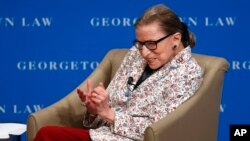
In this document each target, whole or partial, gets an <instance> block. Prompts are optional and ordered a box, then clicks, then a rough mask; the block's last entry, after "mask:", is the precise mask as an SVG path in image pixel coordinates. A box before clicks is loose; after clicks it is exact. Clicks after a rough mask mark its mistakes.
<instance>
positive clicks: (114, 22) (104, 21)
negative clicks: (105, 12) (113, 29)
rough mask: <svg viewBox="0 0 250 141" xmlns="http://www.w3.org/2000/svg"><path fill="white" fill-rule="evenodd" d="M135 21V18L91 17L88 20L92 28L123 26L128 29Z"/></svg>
mask: <svg viewBox="0 0 250 141" xmlns="http://www.w3.org/2000/svg"><path fill="white" fill-rule="evenodd" d="M135 21H136V18H128V17H123V18H117V17H112V18H110V17H93V18H91V19H90V24H91V26H94V27H99V26H101V27H109V26H123V27H126V26H128V27H130V26H133V25H134V23H135Z"/></svg>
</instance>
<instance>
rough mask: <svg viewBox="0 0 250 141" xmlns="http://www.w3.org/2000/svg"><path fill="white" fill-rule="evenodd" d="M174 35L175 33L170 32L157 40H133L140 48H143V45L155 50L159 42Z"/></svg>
mask: <svg viewBox="0 0 250 141" xmlns="http://www.w3.org/2000/svg"><path fill="white" fill-rule="evenodd" d="M171 35H173V33H170V34H168V35H166V36H164V37H162V38H160V39H158V40H156V41H145V42H141V41H137V40H134V41H133V45H134V46H135V47H136V48H137V49H139V50H142V48H143V46H145V47H146V48H148V49H149V50H155V49H156V48H157V44H158V43H159V42H161V41H163V40H164V39H166V38H168V37H169V36H171Z"/></svg>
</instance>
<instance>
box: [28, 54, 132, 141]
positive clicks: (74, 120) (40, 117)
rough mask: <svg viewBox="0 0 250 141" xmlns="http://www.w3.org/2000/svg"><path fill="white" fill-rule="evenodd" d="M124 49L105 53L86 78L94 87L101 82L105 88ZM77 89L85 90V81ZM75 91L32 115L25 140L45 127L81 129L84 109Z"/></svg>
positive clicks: (118, 63) (29, 139) (30, 140)
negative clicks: (55, 126)
mask: <svg viewBox="0 0 250 141" xmlns="http://www.w3.org/2000/svg"><path fill="white" fill-rule="evenodd" d="M126 52H127V50H126V49H120V50H118V49H113V50H111V51H109V52H108V53H107V55H106V56H105V57H104V59H103V60H102V62H101V63H100V65H99V66H98V67H97V68H96V69H95V71H94V72H93V73H92V74H91V75H90V76H89V77H88V78H89V79H91V80H92V82H93V87H96V86H97V85H98V84H99V82H103V83H104V86H105V87H107V85H108V84H109V82H110V80H111V79H112V77H113V75H114V74H115V72H116V70H117V68H118V67H119V66H120V63H121V62H122V59H123V57H124V55H125V54H126ZM77 88H81V89H83V90H85V91H86V90H87V84H86V81H84V82H83V83H82V84H80V85H79V86H78V87H77ZM80 103H81V101H80V99H79V98H78V95H77V92H76V89H75V90H73V91H72V92H71V93H70V94H68V95H67V96H66V97H64V98H62V99H61V100H60V101H58V102H57V103H55V104H53V105H51V106H49V107H47V108H45V109H42V110H40V111H38V112H36V113H32V114H30V115H29V117H28V121H27V132H26V133H27V140H28V141H32V140H33V138H34V137H35V135H36V133H37V131H38V130H39V129H40V128H41V127H43V126H46V125H57V126H69V127H79V128H82V118H83V115H84V114H85V111H86V109H85V108H83V107H82V106H81V104H80Z"/></svg>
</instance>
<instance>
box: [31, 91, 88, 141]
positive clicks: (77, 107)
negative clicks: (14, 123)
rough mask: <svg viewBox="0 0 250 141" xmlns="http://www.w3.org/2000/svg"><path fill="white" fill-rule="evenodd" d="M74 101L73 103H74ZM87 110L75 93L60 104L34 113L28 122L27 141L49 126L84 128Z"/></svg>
mask: <svg viewBox="0 0 250 141" xmlns="http://www.w3.org/2000/svg"><path fill="white" fill-rule="evenodd" d="M72 101H73V102H72ZM84 111H85V108H84V107H82V106H81V104H80V99H79V98H78V96H77V94H76V92H75V91H73V92H72V93H71V94H69V95H68V96H67V97H65V98H63V99H62V100H60V101H59V102H57V103H55V104H53V105H51V106H49V107H47V108H45V109H42V110H40V111H38V112H36V113H32V114H31V115H29V117H28V122H27V140H28V141H32V140H33V138H34V137H35V135H36V133H37V131H38V130H39V129H40V128H41V127H43V126H47V125H57V126H69V127H79V128H80V127H82V117H83V115H84V113H85V112H84Z"/></svg>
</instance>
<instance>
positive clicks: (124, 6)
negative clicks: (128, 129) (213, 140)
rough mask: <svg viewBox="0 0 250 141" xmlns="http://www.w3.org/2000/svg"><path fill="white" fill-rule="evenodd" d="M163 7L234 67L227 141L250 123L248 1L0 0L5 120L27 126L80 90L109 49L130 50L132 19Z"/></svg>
mask: <svg viewBox="0 0 250 141" xmlns="http://www.w3.org/2000/svg"><path fill="white" fill-rule="evenodd" d="M159 3H164V4H166V5H167V6H169V7H170V8H171V9H173V10H174V11H175V12H176V13H177V14H178V15H179V17H180V19H181V20H182V21H183V22H185V23H186V24H187V25H188V26H189V27H190V30H191V31H193V32H194V33H195V34H196V37H197V45H196V47H195V48H194V49H193V52H195V53H202V54H207V55H214V56H220V57H224V58H226V59H227V60H228V62H229V63H230V68H229V71H228V72H227V74H226V76H225V82H224V88H223V95H222V101H221V107H220V109H221V113H220V123H219V136H218V140H220V141H226V140H229V125H230V124H249V123H250V110H249V109H248V108H249V107H250V102H249V99H250V93H249V80H250V46H249V42H248V41H249V37H250V36H249V33H250V26H249V25H250V19H249V12H250V10H249V5H250V2H248V1H247V0H241V1H233V0H228V1H222V0H209V1H200V0H191V1H183V0H154V1H152V0H136V1H131V0H119V1H116V0H82V1H81V0H78V1H75V0H73V1H67V0H61V1H51V0H43V1H34V0H15V1H14V0H8V1H7V0H6V1H5V0H3V1H0V61H1V65H0V70H1V73H0V88H1V92H0V122H21V123H26V120H27V116H28V115H29V114H30V113H32V112H36V111H38V110H41V109H43V108H45V107H47V106H49V105H51V104H52V103H54V102H56V101H58V100H59V99H61V98H63V97H64V96H65V95H67V94H68V93H69V92H71V91H72V90H73V89H74V88H76V87H77V86H78V85H79V84H80V83H81V82H82V81H83V80H84V79H85V78H86V77H87V76H88V75H89V74H90V73H91V72H92V71H93V70H94V69H95V68H96V67H97V66H98V64H99V63H100V61H101V60H102V58H103V57H104V55H105V54H106V53H107V52H108V51H109V50H110V49H113V48H130V47H131V46H132V41H133V39H134V38H135V33H134V27H133V24H134V22H135V21H136V19H137V18H138V17H139V16H140V15H141V14H142V12H143V11H144V10H145V9H147V8H148V7H150V6H152V5H154V4H159ZM211 104H212V103H211Z"/></svg>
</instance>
